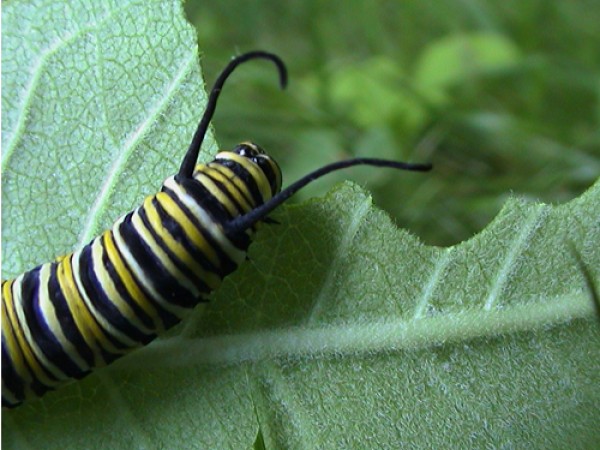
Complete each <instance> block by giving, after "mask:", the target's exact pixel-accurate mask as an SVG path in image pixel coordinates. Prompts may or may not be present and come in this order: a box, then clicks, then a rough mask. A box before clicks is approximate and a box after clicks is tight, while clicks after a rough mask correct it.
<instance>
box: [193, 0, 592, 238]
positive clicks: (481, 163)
mask: <svg viewBox="0 0 600 450" xmlns="http://www.w3.org/2000/svg"><path fill="white" fill-rule="evenodd" d="M185 8H186V10H187V12H188V16H189V18H190V20H191V21H192V22H193V23H194V24H195V25H196V28H197V30H198V34H199V45H200V48H201V49H204V50H205V52H206V53H205V56H206V58H205V61H204V62H203V70H204V73H205V78H206V80H207V82H208V83H210V82H211V80H213V79H214V77H215V76H216V73H217V72H218V71H219V70H220V68H221V67H222V65H223V61H225V60H227V59H228V58H229V57H231V55H233V54H236V53H239V52H242V51H245V50H248V49H252V48H264V49H269V50H272V51H274V52H276V53H278V54H280V55H281V56H282V57H283V58H284V59H285V60H286V61H287V62H288V64H289V65H290V70H291V73H292V80H291V84H290V87H289V92H287V93H286V94H285V95H279V94H274V93H273V91H274V90H275V89H276V85H275V83H274V81H273V80H272V79H269V78H267V77H265V74H264V70H263V69H262V68H258V69H257V70H256V72H255V73H256V79H253V80H252V81H249V80H248V78H245V79H244V81H240V82H239V83H238V84H237V85H236V86H235V87H230V88H229V89H230V90H229V92H228V93H227V95H224V96H223V100H222V102H221V105H220V107H219V111H218V114H217V117H216V119H215V124H216V125H215V129H216V130H217V131H218V137H219V142H220V144H221V145H223V146H227V145H232V144H233V143H235V142H238V141H239V140H241V139H253V140H255V141H257V142H259V143H261V144H262V145H263V146H265V147H266V148H268V149H269V151H270V152H272V153H273V154H274V155H275V156H276V157H277V158H278V161H281V164H282V165H283V169H284V174H286V178H287V180H288V181H289V180H292V179H294V178H296V177H297V176H299V175H300V174H302V173H305V172H306V171H307V170H308V169H309V168H312V167H316V166H318V165H320V164H322V163H324V162H327V161H331V160H332V159H337V158H341V157H344V156H348V155H353V154H366V155H375V154H376V155H380V156H387V157H395V158H400V159H409V160H413V161H417V160H418V161H427V160H432V161H433V162H434V163H435V171H434V172H433V173H431V174H429V175H427V176H425V177H422V176H413V175H410V174H401V175H398V174H397V173H393V172H390V171H387V172H381V173H373V171H368V170H366V171H361V172H360V173H359V174H358V175H356V176H355V177H354V179H355V180H356V181H357V182H360V183H363V184H364V183H368V188H369V190H371V191H374V198H375V203H376V204H378V205H380V206H381V207H383V208H384V209H385V210H386V211H389V212H391V213H392V214H393V215H394V216H395V217H396V219H397V223H398V224H400V225H401V226H404V227H407V228H409V229H411V230H412V231H414V232H415V233H416V234H418V235H419V236H420V237H421V238H423V239H424V240H425V242H427V243H430V244H437V245H447V244H452V243H456V242H459V241H462V240H464V239H465V238H467V237H469V236H471V235H473V234H474V233H476V232H477V231H479V230H481V229H482V228H483V227H484V226H485V225H486V224H487V223H489V221H490V220H491V219H492V218H493V217H494V216H495V215H496V214H497V213H498V211H499V210H500V208H501V206H502V204H503V203H504V201H505V200H506V198H507V196H508V195H509V193H511V192H512V193H514V194H517V195H521V196H526V197H533V198H538V199H541V200H543V201H545V202H550V203H552V202H564V201H566V200H569V199H571V198H574V197H576V196H577V195H578V194H580V193H581V192H582V191H583V190H584V189H585V188H586V187H588V186H590V185H591V184H592V182H593V181H594V180H595V179H596V177H597V176H598V173H599V172H600V101H599V98H600V52H598V49H599V48H600V27H598V23H600V2H598V1H597V0H590V1H580V2H568V1H563V0H548V1H546V0H519V1H516V0H513V1H499V0H467V1H462V2H457V1H455V0H441V1H436V2H421V1H395V0H391V1H377V2H373V1H370V0H348V1H344V2H326V1H320V0H308V1H293V2H276V1H267V0H263V1H250V2H241V3H240V2H235V1H231V0H225V1H221V2H209V3H205V2H199V1H193V0H190V1H188V2H187V3H186V4H185ZM248 71H249V72H251V69H249V70H248ZM248 76H251V75H248ZM231 84H236V81H235V80H232V83H231ZM340 176H341V177H347V174H344V175H340ZM335 182H336V180H335V179H330V180H328V181H325V182H323V183H320V184H319V186H314V188H312V189H310V190H307V191H306V192H305V193H304V196H300V197H299V198H300V199H301V198H307V197H309V196H312V195H314V194H315V193H323V192H325V191H326V190H328V188H329V187H330V186H331V185H332V184H334V183H335Z"/></svg>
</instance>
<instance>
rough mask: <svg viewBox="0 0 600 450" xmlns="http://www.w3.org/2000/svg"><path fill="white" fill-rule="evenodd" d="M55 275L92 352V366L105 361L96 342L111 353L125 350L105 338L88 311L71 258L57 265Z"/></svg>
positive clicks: (79, 329)
mask: <svg viewBox="0 0 600 450" xmlns="http://www.w3.org/2000/svg"><path fill="white" fill-rule="evenodd" d="M56 276H57V278H58V284H59V286H60V289H61V291H62V293H63V295H64V298H65V301H66V303H67V306H68V307H69V311H70V313H71V316H72V317H73V320H74V321H75V325H76V326H77V329H78V331H79V332H80V333H81V335H82V336H83V339H84V340H85V342H86V344H87V345H88V347H89V348H90V349H91V350H92V352H93V353H94V357H95V358H94V366H96V367H98V366H100V365H103V364H105V363H106V361H105V360H104V358H102V355H101V353H100V348H99V347H98V345H97V344H98V343H99V344H100V345H101V347H102V349H104V350H106V351H109V352H111V353H124V352H125V351H126V350H120V349H117V348H115V346H114V345H113V344H112V343H111V342H110V341H109V340H108V339H107V337H106V335H105V334H104V332H103V331H102V330H101V329H100V327H99V326H98V324H97V323H96V320H95V319H94V317H93V316H92V314H91V312H90V311H89V309H88V307H87V305H86V304H85V302H84V300H83V298H81V296H80V295H79V291H78V289H77V286H75V281H74V279H73V269H72V267H71V258H65V259H63V260H62V261H61V263H60V264H59V265H58V268H57V270H56Z"/></svg>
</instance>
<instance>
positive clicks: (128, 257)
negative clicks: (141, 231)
mask: <svg viewBox="0 0 600 450" xmlns="http://www.w3.org/2000/svg"><path fill="white" fill-rule="evenodd" d="M138 209H139V208H138ZM125 217H126V216H122V217H120V218H119V220H117V222H116V223H115V224H114V225H113V228H112V232H113V237H114V240H115V245H116V246H117V249H118V250H119V252H120V253H121V256H122V257H123V260H125V261H126V262H127V264H128V265H129V267H130V268H131V272H132V273H133V274H134V276H135V278H136V279H137V280H138V282H139V283H140V284H141V285H142V286H143V287H144V289H146V291H147V292H148V293H150V296H151V297H152V300H154V301H155V302H156V303H158V304H159V305H160V306H161V307H162V308H163V309H165V310H167V311H169V312H170V313H171V314H174V315H175V316H177V317H184V316H185V315H187V314H188V313H189V309H188V308H183V307H182V306H177V305H174V304H172V303H171V302H170V301H168V300H167V299H165V298H163V297H162V296H161V295H160V294H159V293H158V292H157V290H156V289H155V288H154V285H153V284H152V280H151V279H150V278H149V277H148V276H146V273H145V272H144V270H143V269H142V268H141V267H140V265H139V264H138V262H137V260H136V259H135V258H134V256H133V255H132V254H131V252H130V251H129V246H128V245H127V243H126V242H125V240H124V239H123V236H121V233H119V226H120V225H121V223H123V221H124V220H125Z"/></svg>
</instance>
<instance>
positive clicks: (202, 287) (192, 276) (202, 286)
mask: <svg viewBox="0 0 600 450" xmlns="http://www.w3.org/2000/svg"><path fill="white" fill-rule="evenodd" d="M152 204H153V206H154V208H155V209H156V211H157V213H158V216H159V219H160V222H161V226H163V228H166V229H167V230H169V231H170V233H171V235H172V236H173V237H174V238H175V239H176V240H177V242H179V243H180V244H181V245H183V247H184V248H185V250H186V251H187V252H188V253H190V255H191V256H192V257H193V258H194V259H195V260H196V261H197V262H199V263H200V265H201V266H202V268H204V269H205V270H206V271H207V272H212V273H216V272H215V271H214V269H212V266H210V263H209V262H208V260H207V259H206V257H205V256H204V255H203V254H202V253H200V252H198V251H197V249H196V248H195V247H194V246H193V244H192V242H191V241H190V240H189V239H188V237H187V235H186V234H185V233H184V231H183V229H182V228H181V227H180V226H179V225H177V224H175V225H173V224H170V222H174V220H173V218H172V217H171V216H169V215H168V214H167V212H166V211H164V210H163V209H162V207H161V206H160V204H159V203H158V201H157V200H156V198H154V199H153V201H152ZM139 213H140V218H141V220H142V222H143V223H144V225H145V226H146V228H147V229H148V231H149V232H150V234H151V235H152V237H153V238H154V240H155V241H156V243H157V244H158V246H159V247H160V248H161V249H162V250H163V251H164V252H165V253H166V254H167V256H168V257H169V259H170V260H171V262H172V263H173V265H175V267H177V269H179V270H180V271H181V272H182V273H183V274H184V275H185V277H186V278H187V279H188V280H190V282H191V283H192V284H193V285H194V287H196V289H198V290H199V291H200V293H201V294H208V293H210V291H211V289H210V287H209V286H208V285H207V284H206V281H205V280H204V279H202V277H201V276H200V275H199V274H196V273H195V272H194V271H193V270H192V269H191V268H190V267H189V266H188V265H186V264H185V263H184V262H183V261H182V260H181V259H180V258H179V257H178V256H177V255H175V254H174V253H173V252H172V251H171V250H170V249H169V247H168V246H167V245H166V244H165V243H164V241H163V240H162V238H161V237H160V236H159V235H158V233H157V232H156V230H155V229H154V227H153V226H152V224H151V223H150V220H149V218H148V216H147V214H146V210H145V209H143V210H142V209H141V210H140V211H139ZM204 263H205V264H204ZM207 266H209V267H211V269H207ZM216 275H217V276H218V273H216ZM193 306H195V302H194V304H193V305H189V306H188V307H190V308H191V307H193Z"/></svg>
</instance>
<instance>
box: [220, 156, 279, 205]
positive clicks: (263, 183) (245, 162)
mask: <svg viewBox="0 0 600 450" xmlns="http://www.w3.org/2000/svg"><path fill="white" fill-rule="evenodd" d="M219 155H221V157H222V158H224V159H229V160H231V161H235V162H236V163H238V164H240V165H241V166H242V167H243V168H244V169H246V170H247V171H248V172H249V173H250V176H251V177H252V178H253V179H254V181H255V182H256V185H257V186H258V190H259V191H260V194H261V195H262V198H263V201H267V200H268V199H270V198H271V186H270V184H269V180H267V177H266V176H265V174H264V172H263V171H262V170H261V169H260V168H259V167H258V166H257V165H256V164H254V163H253V162H252V161H250V160H249V159H248V158H244V157H243V156H240V155H238V154H236V153H233V152H223V153H222V154H221V153H219V154H217V156H215V158H219Z"/></svg>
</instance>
